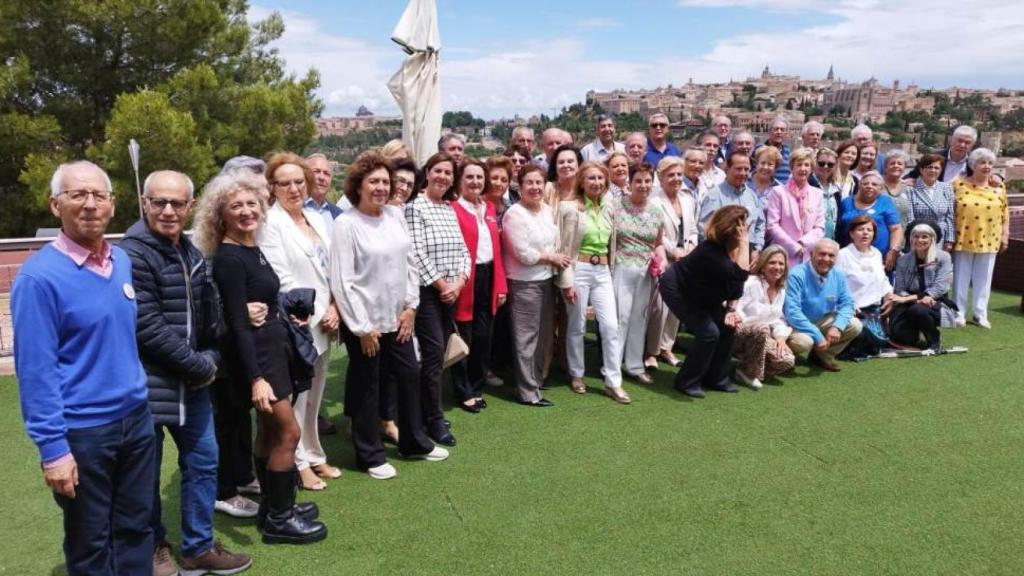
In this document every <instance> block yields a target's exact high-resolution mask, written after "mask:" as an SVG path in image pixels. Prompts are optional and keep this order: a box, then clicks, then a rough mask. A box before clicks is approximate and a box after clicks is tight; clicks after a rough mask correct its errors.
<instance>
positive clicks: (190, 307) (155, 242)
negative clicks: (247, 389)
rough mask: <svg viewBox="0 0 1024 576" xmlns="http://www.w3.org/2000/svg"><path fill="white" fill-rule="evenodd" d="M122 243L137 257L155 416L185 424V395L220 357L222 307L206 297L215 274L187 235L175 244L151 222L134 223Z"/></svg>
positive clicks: (144, 353)
mask: <svg viewBox="0 0 1024 576" xmlns="http://www.w3.org/2000/svg"><path fill="white" fill-rule="evenodd" d="M120 246H121V248H123V249H124V251H125V252H127V253H128V256H129V257H130V258H131V260H132V280H133V284H134V287H135V299H136V302H137V303H138V323H137V326H136V329H135V332H136V339H137V340H138V346H139V358H140V359H141V360H142V366H143V368H144V369H145V370H146V385H147V387H148V388H149V407H150V410H151V411H152V412H153V421H154V423H156V424H166V425H176V426H181V425H183V424H184V423H185V410H184V401H185V395H186V394H188V393H189V390H190V389H192V388H195V387H199V386H202V385H203V384H204V383H206V382H207V381H209V380H210V378H211V377H212V376H213V374H214V373H215V372H216V370H217V363H218V362H219V361H220V355H219V353H218V352H217V349H216V324H217V322H218V320H219V319H218V318H216V317H213V316H214V314H215V311H216V310H217V309H218V308H217V307H216V306H203V302H204V297H205V300H206V301H208V300H209V298H210V296H211V295H213V294H214V292H213V278H212V276H211V275H210V274H209V272H208V269H207V267H206V262H205V261H204V260H203V256H202V254H201V253H200V252H199V250H198V249H197V248H196V247H195V246H194V245H193V244H192V242H191V241H190V240H189V239H188V238H187V237H186V236H182V238H181V240H180V241H179V243H178V246H177V248H175V247H174V246H173V245H172V244H171V242H170V241H169V240H167V239H166V238H164V237H162V236H158V235H156V234H154V233H153V232H152V231H150V229H149V227H148V226H147V225H146V223H145V221H142V220H140V221H138V222H136V223H135V224H133V225H132V227H131V228H129V229H128V232H127V233H125V235H124V239H123V240H121V244H120ZM186 272H187V280H186Z"/></svg>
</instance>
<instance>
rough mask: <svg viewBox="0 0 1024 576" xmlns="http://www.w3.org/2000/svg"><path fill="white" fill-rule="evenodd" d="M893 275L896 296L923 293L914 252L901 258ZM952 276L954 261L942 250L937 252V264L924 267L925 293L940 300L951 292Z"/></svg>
mask: <svg viewBox="0 0 1024 576" xmlns="http://www.w3.org/2000/svg"><path fill="white" fill-rule="evenodd" d="M893 274H894V276H895V282H893V290H894V291H895V292H896V294H898V295H900V296H907V295H910V294H917V293H919V292H921V286H920V285H919V282H918V275H917V256H916V255H915V254H914V253H913V252H912V251H911V252H907V253H906V254H903V255H901V256H900V257H899V260H897V261H896V270H895V272H894V273H893ZM952 276H953V261H952V260H951V259H950V257H949V254H948V253H946V252H944V251H942V250H936V252H935V262H933V263H931V264H928V265H926V266H925V267H924V284H925V285H924V292H926V293H927V294H928V295H929V296H931V297H932V298H933V299H935V300H938V299H939V298H941V297H942V296H943V295H945V294H946V292H949V282H950V279H951V278H952Z"/></svg>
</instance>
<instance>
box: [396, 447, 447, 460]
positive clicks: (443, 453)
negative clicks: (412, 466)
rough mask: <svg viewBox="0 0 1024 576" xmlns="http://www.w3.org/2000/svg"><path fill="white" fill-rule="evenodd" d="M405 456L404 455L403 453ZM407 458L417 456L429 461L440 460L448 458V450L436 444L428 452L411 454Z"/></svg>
mask: <svg viewBox="0 0 1024 576" xmlns="http://www.w3.org/2000/svg"><path fill="white" fill-rule="evenodd" d="M403 456H404V455H403ZM406 458H417V459H419V460H426V461H428V462H440V461H442V460H447V459H448V451H447V450H445V449H444V448H441V447H440V446H434V449H433V450H431V451H430V452H427V453H426V454H411V455H409V456H406Z"/></svg>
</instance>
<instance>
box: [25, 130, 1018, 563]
mask: <svg viewBox="0 0 1024 576" xmlns="http://www.w3.org/2000/svg"><path fill="white" fill-rule="evenodd" d="M728 120H729V119H728V118H726V117H719V118H716V119H715V121H714V123H713V130H711V131H708V132H707V133H704V134H702V135H700V136H699V137H698V139H697V140H696V142H695V143H694V144H693V145H692V146H688V147H685V148H684V149H683V150H680V149H679V148H677V147H676V146H675V145H674V144H672V142H670V141H669V140H668V139H667V128H668V119H667V118H665V117H664V116H663V115H654V116H652V117H651V118H650V133H649V134H648V135H644V134H640V133H633V134H630V135H628V136H627V137H626V139H625V142H623V143H619V142H616V141H615V139H614V137H615V134H616V133H615V128H614V119H613V118H611V117H602V118H601V119H600V120H599V122H598V125H597V134H598V138H597V139H595V140H594V141H593V142H591V143H589V144H588V145H587V146H585V147H583V148H582V150H581V149H579V148H577V147H575V146H574V145H573V143H572V138H571V136H570V135H569V134H567V133H565V132H564V131H561V130H558V129H554V128H552V129H549V130H547V131H545V132H544V134H543V136H542V139H543V142H542V144H543V152H542V153H541V154H539V155H538V156H534V145H535V143H534V135H533V132H532V130H530V129H528V128H524V127H520V128H517V129H516V130H515V132H514V133H513V138H512V142H511V144H510V146H509V147H508V149H507V150H506V151H505V152H504V154H503V155H501V156H496V157H492V158H489V159H487V160H486V161H481V160H477V159H474V158H471V157H468V156H466V154H465V139H464V138H463V137H461V136H460V135H458V134H447V135H446V136H445V137H443V138H442V139H441V141H440V142H439V145H438V148H439V151H438V153H437V154H434V155H433V156H431V157H430V158H428V159H426V160H425V162H424V163H423V166H422V168H421V169H417V167H416V165H415V164H413V162H412V161H411V159H410V158H409V155H408V154H407V152H406V151H405V149H404V147H403V146H401V144H399V143H389V144H388V145H387V146H385V147H384V148H382V149H380V150H373V151H369V152H366V153H364V154H362V155H361V156H359V157H358V158H357V159H356V160H355V161H354V162H353V163H352V164H351V165H350V166H349V167H348V169H347V171H346V175H345V180H344V185H343V190H342V192H343V196H342V198H341V200H340V201H339V202H337V204H333V203H331V202H330V201H329V200H328V199H327V198H328V196H329V194H330V189H331V177H332V171H331V168H330V164H329V162H328V161H327V159H326V158H324V157H323V156H321V155H313V156H310V157H308V158H303V157H301V156H298V155H296V154H293V153H290V152H278V153H273V154H271V155H269V156H268V157H267V159H266V161H263V160H258V159H255V158H248V157H238V158H235V159H232V160H231V161H229V162H228V163H227V164H226V165H225V166H224V168H223V169H222V170H221V172H220V173H219V174H218V175H217V176H216V177H214V178H213V179H212V180H210V182H208V183H207V184H206V186H205V187H204V189H203V193H202V195H201V197H200V198H199V199H198V201H197V200H195V199H194V195H195V194H194V189H193V184H192V182H191V180H189V178H188V176H186V175H184V174H181V173H178V172H173V171H160V172H154V173H153V174H151V175H150V176H149V177H148V178H147V179H146V182H145V185H144V186H143V208H144V209H145V216H144V217H143V218H142V219H141V220H140V221H139V222H137V223H136V224H135V225H134V226H132V228H131V229H130V230H129V231H128V233H127V234H125V237H124V239H123V240H122V241H121V243H120V246H112V245H111V244H110V243H108V242H107V241H106V240H104V237H103V233H104V232H105V231H106V226H107V224H108V222H109V220H110V217H111V215H112V214H113V209H114V195H113V191H112V189H111V185H110V181H109V179H108V178H107V176H106V174H105V173H104V172H103V171H102V169H100V168H99V167H98V166H95V165H93V164H91V163H88V162H75V163H71V164H65V165H62V166H61V167H59V168H58V170H57V171H56V172H55V174H54V176H53V180H52V186H51V188H52V190H51V199H50V204H51V210H52V211H53V213H54V215H55V216H57V217H58V218H60V220H61V223H62V229H61V232H60V234H59V236H58V238H57V239H56V240H55V241H54V242H53V243H51V244H50V245H48V246H47V247H46V248H44V249H43V250H41V251H40V252H39V253H38V254H36V255H35V256H33V257H32V258H31V259H30V260H29V261H28V262H27V263H26V264H25V265H24V266H23V267H22V269H21V271H20V273H19V275H18V278H17V279H16V281H15V284H14V290H13V293H12V311H13V313H14V322H15V331H16V337H17V338H16V349H15V358H16V366H17V372H18V377H19V385H20V388H21V391H22V408H23V413H24V417H25V423H26V427H27V429H28V432H29V435H30V437H31V438H32V439H33V441H35V442H36V444H37V446H38V447H39V450H40V457H41V461H42V465H43V473H44V478H45V480H46V482H47V484H48V485H49V486H51V488H53V490H54V491H55V493H56V495H57V501H58V503H59V504H60V505H61V507H62V509H63V510H64V525H65V545H64V550H65V556H66V559H67V565H68V571H69V573H72V574H78V573H90V574H93V573H136V572H139V571H146V572H148V571H149V570H152V571H153V573H155V574H160V575H163V574H173V573H177V572H178V571H179V570H180V571H181V573H182V574H203V573H207V572H209V573H215V574H230V573H235V572H238V571H241V570H244V569H246V568H248V567H249V566H250V565H251V559H250V558H249V557H248V556H247V555H244V554H239V553H233V552H230V551H228V550H226V549H224V548H223V547H222V546H221V545H220V544H219V543H217V542H216V541H215V540H214V539H213V533H212V526H213V521H212V516H213V512H214V510H221V511H223V512H226V513H230V514H232V515H235V516H242V517H255V518H256V522H257V527H258V529H259V530H260V532H261V534H262V537H263V541H264V542H266V543H278V542H289V543H309V542H316V541H318V540H322V539H323V538H325V537H326V535H327V527H326V526H325V525H324V524H323V522H321V521H319V520H318V516H319V510H318V509H317V507H316V506H315V504H311V503H299V502H296V489H297V488H300V487H301V488H304V489H307V490H322V489H324V488H326V487H327V483H328V482H329V481H330V480H332V479H335V478H338V477H340V476H341V471H340V470H339V469H338V468H336V467H335V466H332V465H331V464H329V463H328V459H327V455H326V453H325V451H324V450H323V447H322V446H321V444H320V441H319V436H318V416H319V412H320V407H321V406H320V405H321V402H322V399H323V395H324V390H325V387H326V386H327V382H326V379H327V363H328V360H329V358H330V353H331V348H332V346H333V345H334V344H335V343H337V342H341V343H343V344H344V346H345V348H346V350H347V353H348V358H349V361H348V367H347V374H346V377H345V402H344V404H345V405H344V413H345V415H346V416H347V417H348V418H349V419H350V420H351V438H352V445H353V449H354V452H355V460H356V466H357V467H358V468H359V469H361V470H364V471H366V473H367V474H368V475H369V476H370V477H372V478H375V479H389V478H394V477H395V476H396V475H397V473H398V470H397V469H396V468H395V467H394V466H393V465H392V464H391V463H389V462H388V460H387V457H386V454H387V453H386V451H385V449H384V443H393V444H395V445H397V448H398V453H399V454H400V455H401V456H402V457H404V458H406V459H410V460H426V461H432V462H437V461H442V460H445V459H446V458H448V456H449V451H448V450H447V448H446V447H452V446H455V445H456V438H455V436H454V434H453V432H452V430H451V425H450V423H449V421H448V420H447V419H446V418H445V414H444V411H443V404H442V387H443V384H442V383H443V374H444V372H445V371H446V370H448V371H450V373H451V381H452V388H453V395H454V399H455V405H456V406H457V407H459V408H460V409H462V410H465V411H466V412H468V413H473V414H479V413H481V412H483V411H484V410H486V408H487V401H486V398H485V396H484V393H483V391H484V389H485V386H487V385H502V383H503V381H502V380H501V378H499V376H498V374H500V373H502V372H503V371H508V372H511V374H512V375H513V378H514V382H515V386H514V389H515V392H514V394H515V398H516V400H518V402H519V403H521V404H523V405H525V406H531V407H550V406H552V405H553V403H552V402H551V401H550V400H549V399H547V398H545V397H544V394H543V391H544V390H545V389H546V388H547V383H548V381H549V376H550V374H551V369H552V366H553V365H556V364H561V366H562V369H563V370H564V372H565V373H566V374H567V375H568V377H569V385H570V387H571V389H572V391H574V392H576V393H579V394H586V393H588V392H589V389H588V387H587V385H586V382H585V380H584V375H585V374H586V361H585V351H586V349H587V346H586V344H585V339H586V333H587V322H588V319H589V318H591V317H593V319H594V320H595V321H596V325H597V335H598V339H597V349H598V350H599V355H600V360H599V364H600V374H601V377H602V380H603V390H602V391H603V393H604V394H606V395H607V396H608V397H609V398H611V399H612V400H613V401H615V402H617V403H620V404H629V403H631V402H632V399H631V397H630V395H629V393H628V392H627V390H625V389H624V387H623V381H624V379H629V380H632V381H633V382H635V383H638V384H642V385H646V386H651V385H654V380H653V378H652V376H651V371H652V370H656V369H657V368H658V366H659V362H661V363H664V364H667V365H669V366H672V367H678V368H679V370H678V373H677V375H676V379H675V387H676V389H678V390H679V391H680V392H682V393H684V394H686V395H688V396H690V397H693V398H703V397H704V396H705V393H706V391H709V390H713V391H721V392H736V391H737V390H738V389H737V388H736V386H734V384H733V383H734V382H738V383H740V384H743V385H746V386H748V387H750V388H752V389H759V388H761V387H762V384H763V382H764V381H765V380H767V379H770V378H773V377H775V376H777V375H778V374H781V373H784V372H786V371H788V370H791V369H792V368H793V366H794V364H795V363H796V361H797V359H798V358H802V357H808V358H809V360H810V361H811V362H813V363H815V364H817V365H818V366H819V367H821V368H822V369H824V370H827V371H837V370H839V366H838V364H837V363H836V357H837V355H839V354H840V353H841V352H843V351H844V349H846V348H847V347H848V346H849V345H850V344H851V343H854V342H861V341H866V344H870V343H871V342H873V341H874V342H875V343H876V344H877V343H879V342H886V343H888V345H896V346H902V347H914V348H918V349H923V350H927V351H930V352H931V353H941V352H942V347H941V343H940V335H939V331H938V328H939V326H941V325H942V324H943V321H944V318H943V309H947V310H948V311H951V312H950V316H949V317H950V322H951V323H952V324H953V325H963V324H964V323H965V318H966V314H965V313H966V308H967V307H968V300H967V294H968V292H969V289H970V290H972V291H973V299H972V301H971V302H970V304H971V305H972V307H973V320H974V322H976V323H977V324H979V325H980V326H983V327H986V328H987V327H989V326H990V324H989V322H988V317H987V314H986V312H987V300H988V291H989V286H990V284H991V275H992V267H993V263H994V259H995V254H996V253H998V252H999V251H1000V250H1003V249H1005V248H1006V245H1007V241H1008V240H1007V239H1008V218H1007V210H1008V208H1007V200H1006V192H1005V188H1004V187H1002V186H1001V184H1000V182H999V181H998V178H996V177H995V176H994V175H993V174H992V165H993V163H994V156H993V155H992V153H991V152H990V151H988V150H986V149H984V148H978V149H975V150H973V151H971V149H972V148H973V145H974V141H975V140H976V138H977V134H976V133H975V132H973V131H972V130H970V129H969V128H968V127H964V128H967V129H966V130H964V129H958V130H957V131H956V132H955V133H954V134H953V137H952V145H951V147H950V149H949V150H948V151H947V152H945V153H944V154H940V155H925V156H923V157H922V158H921V159H920V160H919V161H918V162H917V165H916V168H915V169H914V170H913V171H910V172H908V171H907V169H908V163H909V160H908V158H907V157H906V155H905V154H903V153H901V152H890V153H889V154H887V155H882V154H879V153H878V149H877V147H876V145H875V144H874V143H873V142H872V141H871V136H870V132H869V133H868V135H867V139H866V140H864V139H863V138H864V130H863V129H866V128H867V127H866V126H865V127H858V128H857V129H855V130H854V134H853V139H851V140H850V141H849V142H843V143H840V144H839V145H838V146H837V147H836V148H835V149H834V150H833V149H830V148H827V147H824V146H821V144H820V141H821V136H822V130H821V127H820V125H815V124H816V123H808V125H807V126H805V127H804V129H803V131H802V140H803V141H802V144H804V145H803V146H801V147H798V148H796V149H793V150H790V148H789V144H788V125H787V124H786V123H785V121H784V120H782V119H780V120H779V121H777V122H775V124H774V125H773V126H772V129H771V131H770V134H769V137H768V139H767V140H766V141H765V142H764V143H763V144H761V145H760V146H755V140H754V138H753V136H752V135H751V134H750V133H749V132H738V133H736V134H733V133H732V130H731V122H729V121H728ZM868 130H870V129H868ZM968 137H969V138H968ZM193 210H194V214H195V222H194V224H195V231H194V234H192V235H191V237H190V236H189V235H186V234H184V228H185V225H186V223H187V220H188V218H189V214H190V213H192V212H193ZM840 245H843V246H845V247H842V248H840ZM950 251H952V254H953V255H952V257H951V256H950V255H949V252H950ZM954 271H955V274H954ZM951 284H952V286H953V288H954V299H950V298H949V297H948V293H949V290H950V286H951ZM680 327H682V328H683V329H684V330H685V331H686V332H688V333H690V334H692V336H693V340H692V343H691V344H690V345H689V347H688V349H687V353H686V357H685V361H683V362H680V361H679V360H678V359H677V358H676V356H675V354H674V349H675V344H676V340H677V337H678V333H679V330H680ZM872 339H874V340H872ZM734 356H735V357H736V359H737V360H738V365H737V368H736V370H735V371H734V372H733V373H732V374H730V370H729V366H730V362H731V360H732V358H733V357H734ZM253 408H255V410H256V413H257V414H258V426H257V430H256V433H255V440H253V433H252V430H251V429H250V428H249V422H250V414H251V410H252V409H253ZM165 430H166V431H167V432H169V433H170V434H171V436H172V438H173V439H174V441H175V443H176V444H177V447H178V451H179V468H180V470H181V474H182V483H181V490H182V499H181V500H182V518H181V520H182V538H183V542H182V545H181V549H180V552H181V554H180V566H179V565H178V563H176V562H175V560H174V555H173V551H172V549H171V547H170V545H169V544H168V543H167V542H166V541H165V536H164V535H165V530H164V527H163V525H162V522H161V507H160V497H159V494H160V491H159V488H160V480H159V470H160V466H161V446H162V438H163V433H164V431H165ZM140 486H146V487H152V488H151V489H148V488H147V489H146V490H140V489H139V487H140ZM252 493H259V494H261V496H262V497H261V498H260V502H259V504H256V503H255V502H253V501H252V500H250V499H249V498H247V497H246V494H252ZM150 563H152V564H150Z"/></svg>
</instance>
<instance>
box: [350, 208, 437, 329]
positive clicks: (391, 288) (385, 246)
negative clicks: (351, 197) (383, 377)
mask: <svg viewBox="0 0 1024 576" xmlns="http://www.w3.org/2000/svg"><path fill="white" fill-rule="evenodd" d="M419 285H420V283H419V272H418V270H417V268H416V259H415V257H414V256H413V252H412V240H411V239H410V238H409V231H408V229H407V226H406V223H405V216H403V215H402V210H401V208H398V207H396V206H384V210H383V212H382V213H381V215H380V216H370V215H368V214H364V213H363V212H361V211H359V210H358V209H352V210H347V211H345V212H344V213H343V214H342V215H341V216H338V218H337V219H336V220H335V221H334V234H333V235H332V238H331V293H332V294H334V301H335V302H337V303H338V305H339V306H340V308H341V319H342V321H343V322H345V326H347V327H348V329H349V330H351V331H352V333H353V334H355V335H356V336H364V335H366V334H368V333H369V332H371V331H373V330H377V331H379V332H380V333H381V334H388V333H390V332H395V331H397V330H398V316H399V314H401V313H402V310H403V309H405V308H416V307H417V306H419V303H420V296H419V294H420V293H419Z"/></svg>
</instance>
